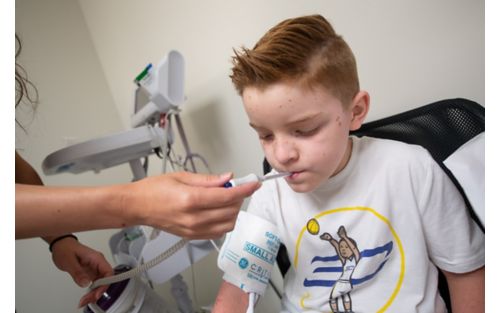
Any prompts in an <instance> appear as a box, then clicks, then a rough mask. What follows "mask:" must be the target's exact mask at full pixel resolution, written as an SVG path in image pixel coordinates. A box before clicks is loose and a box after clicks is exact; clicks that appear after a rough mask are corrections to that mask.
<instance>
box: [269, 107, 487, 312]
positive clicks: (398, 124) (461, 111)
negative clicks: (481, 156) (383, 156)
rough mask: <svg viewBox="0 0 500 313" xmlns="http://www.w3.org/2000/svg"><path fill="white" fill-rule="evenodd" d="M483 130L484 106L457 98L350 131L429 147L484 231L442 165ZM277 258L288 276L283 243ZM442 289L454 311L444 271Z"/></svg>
mask: <svg viewBox="0 0 500 313" xmlns="http://www.w3.org/2000/svg"><path fill="white" fill-rule="evenodd" d="M484 131H485V109H484V107H482V106H481V105H479V104H478V103H476V102H473V101H470V100H467V99H461V98H457V99H446V100H442V101H438V102H434V103H431V104H427V105H424V106H422V107H419V108H416V109H413V110H410V111H406V112H403V113H400V114H396V115H393V116H390V117H387V118H383V119H380V120H376V121H373V122H369V123H365V124H363V125H362V126H361V128H360V129H358V130H356V131H354V132H351V134H352V135H355V136H358V137H361V136H370V137H376V138H385V139H393V140H399V141H403V142H406V143H410V144H417V145H420V146H423V147H424V148H426V149H427V150H428V151H429V153H430V154H431V155H432V157H433V158H434V160H436V162H437V163H438V164H439V165H440V166H441V167H442V168H443V170H444V171H445V172H446V173H447V174H448V176H449V177H450V179H451V180H452V181H453V183H454V184H455V185H456V186H457V188H458V190H459V191H460V193H461V194H462V196H463V198H464V201H465V203H466V205H467V208H468V209H469V212H470V214H471V216H472V218H473V219H474V221H475V222H476V223H477V224H478V225H479V227H480V228H481V229H482V230H483V232H484V225H483V224H482V223H481V221H480V220H479V218H478V217H477V215H476V213H475V212H474V210H473V209H472V206H471V204H470V202H469V200H468V199H467V196H466V194H465V192H464V190H463V188H462V186H461V185H460V184H459V182H458V181H457V179H456V178H455V176H454V175H453V174H452V173H451V171H450V170H449V169H448V168H446V166H444V164H443V161H444V160H446V159H447V158H448V157H449V156H450V155H451V154H452V153H453V152H455V151H456V150H457V149H458V148H459V147H461V146H462V145H463V144H465V143H466V142H468V141H469V140H471V139H472V138H474V137H476V136H477V135H479V134H480V133H482V132H484ZM270 170H271V167H270V165H269V163H268V162H267V160H264V173H267V172H269V171H270ZM276 261H277V263H278V267H279V269H280V272H281V274H282V275H285V274H286V272H287V271H288V269H289V268H290V260H289V259H288V255H287V251H286V248H285V246H284V245H281V247H280V250H279V252H278V256H277V258H276ZM439 289H440V292H441V295H442V297H443V299H444V300H445V302H446V305H447V307H448V311H449V312H451V305H450V298H449V292H448V286H447V284H446V279H445V278H444V275H443V274H442V273H441V272H440V277H439Z"/></svg>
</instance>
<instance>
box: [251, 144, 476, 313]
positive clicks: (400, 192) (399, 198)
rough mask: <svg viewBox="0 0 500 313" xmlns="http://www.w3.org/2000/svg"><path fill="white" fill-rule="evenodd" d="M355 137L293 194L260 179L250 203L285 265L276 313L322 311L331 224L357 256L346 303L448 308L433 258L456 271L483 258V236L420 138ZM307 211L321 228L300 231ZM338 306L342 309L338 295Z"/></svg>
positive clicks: (329, 282)
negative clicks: (337, 166)
mask: <svg viewBox="0 0 500 313" xmlns="http://www.w3.org/2000/svg"><path fill="white" fill-rule="evenodd" d="M352 139H353V151H352V155H351V159H350V160H349V162H348V164H347V166H346V167H345V168H344V169H343V170H342V171H341V172H340V173H338V174H337V175H336V176H335V177H332V178H330V179H329V180H328V181H327V182H325V183H324V184H323V185H321V186H319V187H318V188H317V189H316V190H314V191H312V192H309V193H296V192H294V191H293V190H292V189H291V188H290V187H289V186H288V184H287V183H286V181H285V180H284V179H277V180H274V181H270V182H266V183H264V184H263V186H262V187H261V188H260V189H259V190H258V191H257V192H255V194H254V195H253V196H252V199H251V201H250V203H249V207H248V211H249V212H251V213H253V214H256V215H259V216H261V217H263V218H265V219H267V220H269V221H271V222H272V223H274V224H276V225H277V227H278V229H279V235H280V239H281V242H282V243H283V244H285V246H286V248H287V250H288V256H289V259H290V262H291V267H290V269H289V270H288V272H287V274H286V276H285V280H284V295H283V301H282V307H283V312H330V306H329V301H330V299H329V297H330V294H331V292H332V290H333V287H334V285H335V283H336V281H337V280H338V279H339V278H340V275H341V274H342V263H341V260H340V258H339V256H338V255H337V252H336V250H335V248H334V247H333V246H332V245H331V244H330V243H329V242H328V241H326V240H323V239H321V238H320V236H321V235H322V234H324V233H325V232H327V233H329V234H330V235H331V236H332V237H333V238H334V239H335V240H337V241H339V240H340V237H339V234H338V231H339V228H340V227H341V226H344V228H345V231H346V233H347V237H349V238H350V239H352V240H354V242H355V243H356V246H357V249H358V251H359V253H360V255H361V258H360V259H359V262H358V263H357V264H356V267H355V269H354V272H353V273H352V276H351V277H350V283H351V284H352V290H351V291H350V296H351V303H352V311H353V312H356V313H361V312H369V313H373V312H397V313H401V312H405V313H411V312H425V313H428V312H436V313H440V312H446V308H445V305H444V302H443V300H442V299H441V297H440V296H439V292H438V289H437V281H438V275H437V273H438V272H437V269H436V266H438V267H439V268H442V269H444V270H446V271H449V272H455V273H464V272H469V271H472V270H475V269H477V268H479V267H481V266H482V265H484V234H483V232H482V231H481V230H480V229H479V228H478V227H477V225H476V224H475V223H474V222H473V221H472V220H471V218H470V216H469V214H468V212H467V210H466V207H465V205H464V203H463V200H462V197H461V195H460V194H459V192H458V191H457V190H456V188H455V186H454V185H453V183H452V182H451V181H450V180H449V178H448V176H446V174H445V173H444V172H443V171H442V170H441V168H440V167H439V165H438V164H437V163H436V162H435V161H434V160H433V159H432V157H431V156H430V155H429V153H428V152H427V151H426V150H425V149H423V148H422V147H420V146H416V145H407V144H405V143H402V142H398V141H392V140H383V139H375V138H370V137H363V138H357V137H352ZM312 218H315V219H316V221H317V222H318V224H319V231H318V232H317V233H315V232H314V231H313V230H314V229H311V230H312V232H309V231H308V230H307V227H306V225H307V222H308V221H309V220H310V219H312ZM338 306H339V309H340V311H341V312H343V311H344V310H343V306H342V300H341V298H338Z"/></svg>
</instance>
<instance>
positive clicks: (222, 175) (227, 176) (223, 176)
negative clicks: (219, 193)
mask: <svg viewBox="0 0 500 313" xmlns="http://www.w3.org/2000/svg"><path fill="white" fill-rule="evenodd" d="M232 175H233V173H231V172H226V173H223V174H220V175H219V177H220V178H222V179H229V178H231V176H232Z"/></svg>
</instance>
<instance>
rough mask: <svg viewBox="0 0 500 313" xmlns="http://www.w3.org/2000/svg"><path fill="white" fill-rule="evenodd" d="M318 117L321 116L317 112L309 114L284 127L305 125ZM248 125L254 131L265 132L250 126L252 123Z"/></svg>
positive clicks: (257, 127)
mask: <svg viewBox="0 0 500 313" xmlns="http://www.w3.org/2000/svg"><path fill="white" fill-rule="evenodd" d="M320 115H321V112H317V113H314V114H311V115H306V116H304V117H300V118H298V119H297V120H292V121H291V122H288V123H286V126H293V125H296V124H301V123H305V122H308V121H310V120H314V119H316V118H317V117H318V116H320ZM249 125H250V127H252V128H253V129H255V130H266V128H265V127H262V126H258V125H255V124H252V122H250V123H249Z"/></svg>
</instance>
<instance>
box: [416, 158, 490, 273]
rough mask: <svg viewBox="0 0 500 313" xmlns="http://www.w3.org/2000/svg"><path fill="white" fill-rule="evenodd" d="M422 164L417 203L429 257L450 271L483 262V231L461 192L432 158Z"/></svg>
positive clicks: (456, 270)
mask: <svg viewBox="0 0 500 313" xmlns="http://www.w3.org/2000/svg"><path fill="white" fill-rule="evenodd" d="M425 167H426V175H425V180H424V181H423V182H422V186H421V187H422V189H421V192H420V204H419V207H420V209H421V211H422V212H421V213H422V223H423V227H424V233H425V236H426V240H427V247H428V253H429V256H430V258H431V260H432V261H433V262H434V264H436V266H438V267H439V268H441V269H443V270H445V271H449V272H453V273H466V272H470V271H473V270H475V269H477V268H479V267H481V266H483V265H484V262H485V257H484V253H485V252H484V233H483V231H482V230H481V229H480V228H479V227H478V225H477V224H476V223H475V222H474V221H473V220H472V218H471V216H470V213H469V212H468V210H467V207H466V205H465V202H464V199H463V197H462V195H461V194H460V192H459V191H458V189H457V188H456V186H455V185H454V184H453V182H452V181H451V179H450V178H449V177H448V175H447V174H446V173H445V172H444V171H443V169H441V167H440V166H439V165H438V164H437V163H436V162H435V161H434V160H433V159H432V158H430V157H429V160H428V162H427V163H426V164H425Z"/></svg>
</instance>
